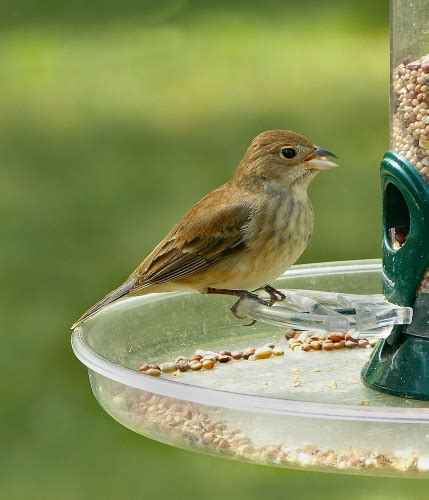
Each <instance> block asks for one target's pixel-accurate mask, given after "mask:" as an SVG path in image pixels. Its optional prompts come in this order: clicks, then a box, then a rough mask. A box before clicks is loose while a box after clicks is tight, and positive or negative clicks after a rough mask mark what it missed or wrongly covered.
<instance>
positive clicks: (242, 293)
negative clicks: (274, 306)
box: [205, 288, 280, 326]
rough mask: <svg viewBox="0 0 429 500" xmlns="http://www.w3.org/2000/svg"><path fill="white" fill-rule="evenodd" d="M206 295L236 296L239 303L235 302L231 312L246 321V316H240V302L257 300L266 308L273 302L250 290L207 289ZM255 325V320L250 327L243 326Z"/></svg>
mask: <svg viewBox="0 0 429 500" xmlns="http://www.w3.org/2000/svg"><path fill="white" fill-rule="evenodd" d="M205 293H208V294H218V295H234V296H235V297H239V299H238V300H237V302H235V303H234V304H233V305H232V307H231V312H232V314H233V316H234V317H235V318H237V319H245V316H240V315H239V314H238V308H239V306H240V302H241V301H242V300H243V299H250V300H255V301H256V302H258V304H262V305H264V306H269V305H271V304H270V302H271V300H270V301H266V300H264V299H261V297H259V295H258V294H257V293H254V292H249V291H248V290H227V289H219V288H207V290H206V292H205ZM267 293H268V292H267ZM278 293H280V292H278ZM255 323H256V320H253V321H252V322H251V323H249V324H248V325H243V326H252V325H254V324H255Z"/></svg>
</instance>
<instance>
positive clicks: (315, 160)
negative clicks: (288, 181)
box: [307, 146, 338, 170]
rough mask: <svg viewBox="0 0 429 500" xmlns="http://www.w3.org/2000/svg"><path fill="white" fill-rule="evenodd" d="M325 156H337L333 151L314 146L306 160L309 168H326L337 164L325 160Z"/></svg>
mask: <svg viewBox="0 0 429 500" xmlns="http://www.w3.org/2000/svg"><path fill="white" fill-rule="evenodd" d="M327 157H330V158H337V156H336V155H334V153H331V152H330V151H326V149H322V148H319V147H317V146H315V148H314V151H313V152H312V153H311V155H310V156H309V157H308V160H307V163H308V166H309V168H311V169H314V170H328V169H329V168H333V167H337V166H338V165H337V164H336V163H334V162H333V161H329V160H327Z"/></svg>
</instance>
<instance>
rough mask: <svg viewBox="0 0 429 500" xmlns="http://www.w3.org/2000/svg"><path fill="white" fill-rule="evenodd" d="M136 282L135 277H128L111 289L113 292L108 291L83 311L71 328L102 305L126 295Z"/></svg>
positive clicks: (98, 309) (101, 307)
mask: <svg viewBox="0 0 429 500" xmlns="http://www.w3.org/2000/svg"><path fill="white" fill-rule="evenodd" d="M136 283H137V279H135V278H130V279H129V280H127V281H126V282H125V283H124V284H123V285H121V286H120V287H118V288H116V289H115V290H113V292H110V293H109V294H108V295H106V296H105V297H104V298H103V299H101V300H100V301H99V302H97V303H96V304H94V305H93V306H92V307H90V308H89V309H88V310H87V311H86V312H85V313H83V314H82V316H81V317H80V318H79V319H78V320H77V321H76V322H75V323H74V324H73V325H72V327H71V329H72V330H74V329H75V328H76V327H77V326H78V325H80V324H81V323H82V321H84V320H85V319H87V318H89V317H90V316H94V314H96V313H97V312H98V311H100V310H101V309H103V307H105V306H107V305H109V304H111V303H112V302H115V301H116V300H118V299H120V298H121V297H123V296H124V295H127V294H128V293H129V292H130V291H131V289H132V288H133V287H134V286H135V284H136Z"/></svg>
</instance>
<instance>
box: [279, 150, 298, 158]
mask: <svg viewBox="0 0 429 500" xmlns="http://www.w3.org/2000/svg"><path fill="white" fill-rule="evenodd" d="M280 154H281V155H282V156H283V158H286V159H288V160H290V159H291V158H294V157H295V156H296V150H295V149H294V148H282V149H281V151H280Z"/></svg>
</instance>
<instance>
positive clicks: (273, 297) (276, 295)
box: [261, 285, 286, 307]
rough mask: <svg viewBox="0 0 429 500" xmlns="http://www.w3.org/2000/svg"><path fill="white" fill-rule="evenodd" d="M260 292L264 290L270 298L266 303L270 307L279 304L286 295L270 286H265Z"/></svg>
mask: <svg viewBox="0 0 429 500" xmlns="http://www.w3.org/2000/svg"><path fill="white" fill-rule="evenodd" d="M261 290H264V291H265V292H266V293H267V294H268V295H269V296H270V301H269V303H268V305H269V306H270V307H271V306H272V305H274V304H275V303H276V302H281V301H282V300H285V298H286V295H285V294H284V293H283V292H281V291H280V290H277V289H276V288H274V287H273V286H271V285H265V286H264V287H262V288H261Z"/></svg>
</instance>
